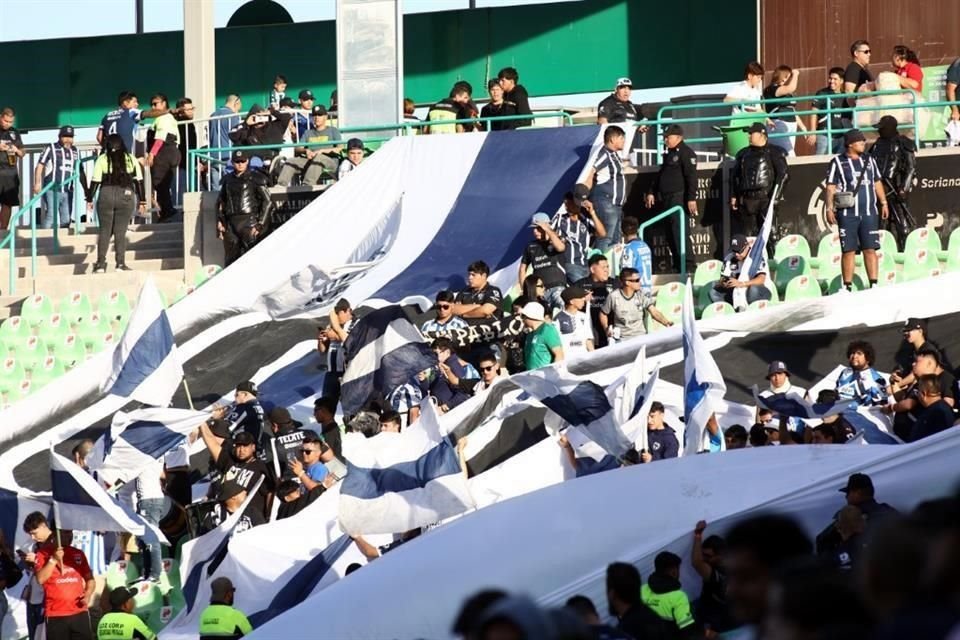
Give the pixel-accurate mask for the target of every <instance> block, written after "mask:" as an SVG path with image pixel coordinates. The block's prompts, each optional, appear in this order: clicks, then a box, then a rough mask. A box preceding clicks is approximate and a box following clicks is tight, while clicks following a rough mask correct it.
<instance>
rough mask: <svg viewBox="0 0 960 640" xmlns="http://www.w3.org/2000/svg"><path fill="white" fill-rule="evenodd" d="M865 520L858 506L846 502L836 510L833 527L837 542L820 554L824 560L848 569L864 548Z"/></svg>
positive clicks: (832, 565) (836, 566) (835, 566)
mask: <svg viewBox="0 0 960 640" xmlns="http://www.w3.org/2000/svg"><path fill="white" fill-rule="evenodd" d="M865 525H866V522H865V521H864V519H863V512H862V511H860V509H859V508H858V507H855V506H853V505H851V504H848V505H847V506H845V507H844V508H842V509H840V511H838V512H837V519H836V523H835V525H834V526H835V527H836V530H837V536H838V538H839V544H838V545H837V546H836V547H834V548H831V549H829V550H828V551H827V552H826V553H822V554H820V555H821V557H822V558H824V559H825V560H826V562H827V563H828V564H829V565H830V566H831V567H834V568H836V569H840V570H841V571H850V570H851V569H853V568H854V564H855V562H856V560H857V559H858V558H859V556H860V554H861V552H862V551H863V549H864V546H865V542H864V539H863V532H864V528H865Z"/></svg>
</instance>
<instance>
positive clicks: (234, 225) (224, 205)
mask: <svg viewBox="0 0 960 640" xmlns="http://www.w3.org/2000/svg"><path fill="white" fill-rule="evenodd" d="M231 160H232V163H233V169H234V172H233V173H230V174H227V175H226V176H224V178H223V180H222V181H221V183H220V197H219V198H217V235H218V236H219V237H220V238H221V239H223V251H224V254H225V256H224V260H225V264H227V265H229V264H230V263H232V262H234V261H235V260H236V259H237V258H239V257H240V256H241V255H243V254H244V253H245V252H247V251H248V250H249V249H250V248H252V247H253V245H254V244H256V243H257V240H259V239H260V238H261V237H262V236H263V234H264V232H265V231H266V229H267V227H268V226H269V225H270V216H271V215H272V214H273V208H274V207H273V201H272V200H271V198H270V189H269V187H268V180H267V176H266V175H264V174H263V173H261V172H260V171H252V170H250V156H249V155H248V153H247V152H246V151H244V150H243V149H237V150H235V151H234V152H233V155H232V157H231Z"/></svg>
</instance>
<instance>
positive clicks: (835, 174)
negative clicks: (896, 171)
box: [827, 155, 880, 217]
mask: <svg viewBox="0 0 960 640" xmlns="http://www.w3.org/2000/svg"><path fill="white" fill-rule="evenodd" d="M864 163H866V171H864V173H863V180H861V181H860V187H859V188H858V189H857V193H856V204H855V205H854V207H853V208H852V209H849V208H848V209H839V208H838V209H837V213H838V214H839V215H841V216H848V215H849V216H865V217H866V216H875V215H877V192H876V189H875V188H874V186H873V183H874V182H876V181H877V180H879V179H880V169H879V168H878V167H877V163H876V161H875V160H874V159H873V158H871V157H870V156H866V155H863V156H860V157H859V158H857V159H856V160H854V159H853V158H851V157H849V156H847V155H839V156H836V157H835V158H834V159H833V160H831V161H830V168H829V169H828V171H827V184H828V185H835V186H836V187H837V191H853V188H854V187H855V186H857V180H858V178H859V177H860V172H861V171H863V170H864Z"/></svg>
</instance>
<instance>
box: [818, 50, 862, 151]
mask: <svg viewBox="0 0 960 640" xmlns="http://www.w3.org/2000/svg"><path fill="white" fill-rule="evenodd" d="M843 73H844V71H843V67H832V68H831V69H830V72H829V73H828V74H827V86H825V87H824V88H823V89H820V90H819V91H817V93H816V95H818V96H823V97H822V98H817V99H816V100H814V101H813V102H812V104H811V106H812V107H813V110H814V111H817V112H818V113H817V114H816V115H814V116H813V119H814V122H815V123H816V126H811V127H810V128H811V129H816V130H817V131H819V132H825V131H826V130H827V121H828V120H829V121H830V132H831V133H830V135H831V137H830V138H827V134H826V133H818V134H817V150H816V153H817V155H818V156H822V155H826V154H828V153H833V154H840V153H843V133H841V132H840V131H841V129H847V128H849V127H850V126H852V120H851V118H852V114H851V113H850V112H849V111H843V110H840V109H838V108H837V107H840V106H842V105H843V104H844V103H845V102H846V100H842V99H840V98H836V97H834V96H835V95H840V94H841V93H842V89H843ZM828 99H829V103H830V104H829V108H830V112H829V113H827V107H828V105H827V101H828ZM821 113H822V115H821Z"/></svg>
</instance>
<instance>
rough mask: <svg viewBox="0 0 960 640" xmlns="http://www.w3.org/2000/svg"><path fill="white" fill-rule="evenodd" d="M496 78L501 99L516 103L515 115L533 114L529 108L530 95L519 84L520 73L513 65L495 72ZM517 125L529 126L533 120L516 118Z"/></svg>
mask: <svg viewBox="0 0 960 640" xmlns="http://www.w3.org/2000/svg"><path fill="white" fill-rule="evenodd" d="M497 80H498V81H499V82H500V87H501V88H502V89H503V99H504V100H507V101H508V102H512V103H513V104H515V105H517V115H521V116H525V115H533V111H531V110H530V97H529V95H528V94H527V89H526V88H525V87H524V86H523V85H522V84H519V82H520V74H519V73H517V70H516V69H514V68H513V67H504V68H503V69H500V72H499V73H497ZM515 122H516V123H517V126H518V127H529V126H530V125H531V124H533V120H516V121H515Z"/></svg>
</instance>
